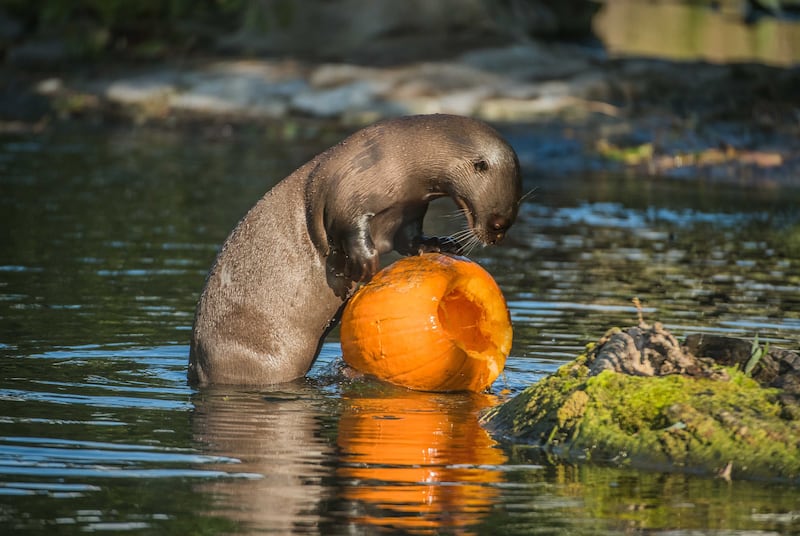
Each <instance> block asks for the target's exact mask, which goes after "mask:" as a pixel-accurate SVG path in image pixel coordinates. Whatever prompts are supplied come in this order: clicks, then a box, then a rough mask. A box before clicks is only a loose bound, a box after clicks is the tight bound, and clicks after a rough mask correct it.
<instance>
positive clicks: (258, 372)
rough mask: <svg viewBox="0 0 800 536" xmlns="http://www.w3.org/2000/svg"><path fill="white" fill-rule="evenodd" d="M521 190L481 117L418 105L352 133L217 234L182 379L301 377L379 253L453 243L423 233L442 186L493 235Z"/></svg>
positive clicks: (512, 158)
mask: <svg viewBox="0 0 800 536" xmlns="http://www.w3.org/2000/svg"><path fill="white" fill-rule="evenodd" d="M520 193H521V179H520V170H519V162H518V159H517V156H516V154H515V152H514V150H513V149H512V148H511V146H510V145H509V144H508V143H506V142H505V141H504V140H503V139H502V138H501V137H500V135H499V134H498V133H497V132H496V131H495V130H494V129H492V128H491V127H489V126H488V125H486V124H485V123H482V122H480V121H477V120H474V119H470V118H466V117H459V116H452V115H420V116H411V117H403V118H397V119H389V120H385V121H381V122H379V123H376V124H374V125H372V126H369V127H366V128H364V129H362V130H360V131H358V132H356V133H354V134H353V135H351V136H349V137H348V138H346V139H345V140H343V141H342V142H340V143H339V144H337V145H335V146H334V147H331V148H330V149H328V150H327V151H325V152H323V153H322V154H320V155H318V156H316V157H315V158H314V159H312V160H311V161H310V162H308V163H306V164H304V165H303V166H302V167H300V168H299V169H297V170H296V171H295V172H293V173H292V174H291V175H289V176H288V177H286V178H285V179H283V180H282V181H281V182H279V183H278V184H277V185H276V186H275V187H274V188H272V189H271V190H270V191H269V192H267V193H266V194H265V195H264V197H262V198H261V199H260V200H259V201H258V202H257V203H256V204H255V206H254V207H253V208H251V209H250V211H249V212H248V213H247V214H246V215H245V216H244V218H243V219H242V220H241V221H240V222H239V224H238V225H237V226H236V228H235V229H234V230H233V232H231V234H230V236H228V238H227V239H226V240H225V243H224V244H223V245H222V249H221V250H220V252H219V254H218V255H217V258H216V260H215V262H214V264H213V266H212V267H211V271H210V272H209V274H208V278H207V279H206V283H205V288H204V289H203V292H202V294H201V296H200V301H199V303H198V305H197V312H196V314H195V319H194V326H193V329H192V340H191V349H190V353H189V370H188V378H189V381H190V382H191V383H193V384H201V385H202V384H249V385H265V384H275V383H282V382H286V381H289V380H293V379H295V378H298V377H301V376H303V375H304V374H305V373H306V372H308V370H309V369H310V368H311V365H312V364H313V362H314V360H315V359H316V357H317V354H318V353H319V349H320V346H321V345H322V340H323V339H324V337H325V335H326V334H327V332H328V331H329V330H330V329H331V328H332V327H333V325H334V324H335V323H336V322H337V319H336V316H337V312H338V311H340V309H341V307H342V305H343V304H344V303H345V301H346V300H347V298H348V297H349V296H350V294H351V293H352V291H353V290H354V289H355V286H356V284H357V283H358V282H363V281H368V280H369V279H370V277H372V275H373V274H374V273H375V272H376V271H377V270H378V267H379V256H380V255H381V254H383V253H387V252H389V251H391V250H396V251H398V252H399V253H401V254H403V255H414V254H418V253H421V252H425V251H439V250H452V249H453V247H454V244H453V241H452V240H450V239H446V238H432V237H425V236H423V234H422V220H423V218H424V216H425V212H426V210H427V208H428V203H429V202H430V201H431V200H432V199H435V198H437V197H443V196H450V197H451V198H452V199H453V200H454V201H455V202H456V203H457V204H458V205H459V206H460V207H461V208H462V210H463V212H464V214H465V217H466V220H467V224H468V226H469V229H470V231H471V233H472V235H473V237H474V238H475V239H477V240H479V241H480V242H482V243H483V244H494V243H496V242H498V241H500V240H501V239H502V238H503V236H504V235H505V233H506V231H507V230H508V228H509V227H510V226H511V224H512V223H513V222H514V219H515V217H516V215H517V208H518V205H519V202H520Z"/></svg>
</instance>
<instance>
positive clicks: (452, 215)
mask: <svg viewBox="0 0 800 536" xmlns="http://www.w3.org/2000/svg"><path fill="white" fill-rule="evenodd" d="M466 216H467V209H465V208H457V209H456V210H454V211H452V212H449V213H447V214H444V215H442V217H443V218H445V219H447V220H458V219H461V218H465V217H466Z"/></svg>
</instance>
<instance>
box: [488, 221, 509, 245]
mask: <svg viewBox="0 0 800 536" xmlns="http://www.w3.org/2000/svg"><path fill="white" fill-rule="evenodd" d="M509 227H511V220H510V219H509V218H506V217H505V216H500V215H498V214H493V215H492V216H491V217H490V218H489V230H490V231H491V237H492V238H491V240H490V243H492V244H496V243H497V242H500V241H501V240H502V239H503V237H504V236H505V235H506V231H508V228H509Z"/></svg>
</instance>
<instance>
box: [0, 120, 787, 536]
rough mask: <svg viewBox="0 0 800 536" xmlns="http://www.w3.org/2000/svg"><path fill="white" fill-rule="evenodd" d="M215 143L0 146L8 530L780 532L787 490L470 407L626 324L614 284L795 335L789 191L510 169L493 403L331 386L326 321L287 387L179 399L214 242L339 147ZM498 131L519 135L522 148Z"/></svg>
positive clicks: (86, 132)
mask: <svg viewBox="0 0 800 536" xmlns="http://www.w3.org/2000/svg"><path fill="white" fill-rule="evenodd" d="M213 134H214V133H213V132H211V133H208V132H200V133H193V134H179V133H170V132H164V131H146V130H139V131H128V130H122V129H120V130H114V129H105V130H98V131H95V130H93V129H92V128H90V127H81V128H77V127H73V128H71V129H66V130H63V131H52V132H49V133H46V134H44V135H42V136H38V137H33V136H31V137H26V136H24V135H18V136H8V135H5V136H3V137H0V185H2V189H3V195H2V196H0V229H2V232H3V233H4V235H3V240H2V242H0V370H2V374H0V525H2V526H3V527H10V530H11V531H12V533H19V534H36V533H48V534H49V533H52V532H54V531H57V532H58V533H61V534H69V533H79V532H80V533H82V532H87V531H111V532H132V533H159V534H197V533H249V532H250V533H255V532H273V533H278V534H284V533H289V532H292V533H311V534H315V533H316V534H337V533H343V532H352V533H372V532H380V531H398V532H400V531H406V532H417V533H435V532H440V533H442V532H444V533H460V534H470V533H474V534H491V533H506V534H529V533H531V532H537V531H538V532H541V533H547V534H559V533H561V534H567V533H568V534H611V533H619V532H621V531H627V532H651V533H654V534H658V533H661V534H690V533H693V531H695V532H703V533H708V531H712V532H714V533H719V534H731V533H737V532H735V531H742V530H750V531H762V532H771V533H780V534H790V533H793V532H794V533H796V532H797V531H798V530H800V510H799V509H798V507H797V505H798V504H800V490H798V489H796V488H791V487H786V486H777V485H773V484H765V483H759V482H741V481H736V480H735V475H734V481H733V482H731V483H727V482H724V481H721V480H717V479H710V478H705V477H700V476H696V475H680V474H666V473H661V472H647V471H633V470H629V469H625V468H611V467H597V466H590V465H582V466H571V465H565V464H563V463H560V462H558V461H555V460H550V459H541V458H540V457H539V456H538V455H537V452H536V451H534V450H531V449H528V448H525V447H523V446H511V445H505V444H501V445H498V444H497V443H495V439H493V438H491V437H489V436H488V435H487V434H486V433H485V431H483V430H482V429H481V428H480V427H479V426H478V425H477V420H476V415H477V413H478V412H479V411H480V410H481V409H482V408H484V407H486V406H487V405H490V404H494V403H495V402H496V400H498V399H502V398H503V397H505V396H508V393H511V394H513V393H515V392H518V391H519V390H521V389H522V388H524V387H525V386H526V385H528V384H530V383H531V382H534V381H536V380H538V379H540V378H542V377H543V376H544V375H546V374H548V373H550V372H552V371H554V370H555V369H556V368H557V367H558V366H560V365H561V364H563V363H564V362H565V360H568V359H570V358H571V357H574V356H575V355H576V353H577V352H579V351H580V350H581V349H582V348H583V346H584V344H585V343H587V342H589V341H591V340H593V339H595V338H597V337H598V336H600V335H602V333H603V332H605V330H606V329H607V328H609V327H611V326H614V325H627V324H630V323H631V322H633V321H634V320H635V309H634V307H633V306H632V304H631V303H630V300H631V298H632V297H634V296H638V297H639V298H640V299H642V301H643V303H644V305H645V315H646V317H647V318H648V319H649V320H661V321H662V322H664V323H665V324H666V325H667V326H668V327H669V328H670V329H672V330H673V331H675V332H677V333H678V334H683V333H686V332H689V331H705V332H718V333H729V334H733V335H736V336H742V337H754V336H755V335H756V334H758V336H759V340H761V341H767V340H768V341H770V342H771V344H776V345H784V346H793V347H797V341H798V339H800V213H798V211H797V206H800V192H797V191H793V190H750V189H742V188H739V187H736V186H724V185H720V184H714V185H711V184H707V183H703V182H695V181H686V182H681V181H660V180H658V179H652V178H642V177H629V178H626V177H603V176H590V177H589V176H587V177H558V178H553V177H549V176H533V175H532V174H530V175H529V176H527V177H526V182H527V186H528V187H535V188H536V191H535V195H534V196H533V197H532V198H531V199H530V200H528V201H527V202H526V203H525V205H524V206H523V208H522V211H521V214H520V218H519V221H518V222H517V223H516V224H515V227H514V229H513V230H512V232H511V234H510V236H509V240H508V242H507V243H506V244H504V245H503V246H501V247H498V248H486V249H480V250H476V251H475V252H474V258H475V259H476V260H478V261H479V262H480V263H481V264H482V265H484V266H485V267H486V268H487V269H488V270H489V271H490V272H491V273H492V274H493V275H494V276H495V277H496V279H497V280H498V282H499V283H500V285H501V287H502V288H503V290H504V293H505V294H506V297H507V299H508V303H509V307H510V310H511V315H512V319H513V322H514V328H515V340H514V347H513V349H512V355H511V357H510V358H509V361H508V364H507V368H506V372H505V374H504V376H503V377H502V378H501V379H500V380H498V382H496V384H495V385H494V386H493V388H492V391H491V392H490V393H489V394H486V395H481V396H468V395H460V394H454V395H441V394H429V393H411V392H407V391H403V390H398V389H394V388H391V387H387V386H380V385H377V384H374V383H371V382H364V381H350V380H344V379H343V378H342V377H341V376H339V375H338V374H337V372H336V367H337V362H338V356H339V345H338V342H337V340H336V334H335V333H334V334H333V335H332V336H331V338H330V339H329V340H328V341H327V342H326V344H325V345H324V346H323V354H322V357H321V359H320V360H319V362H318V363H317V364H316V365H315V367H314V369H312V373H311V374H310V377H309V378H308V379H307V380H304V381H302V382H297V383H295V384H292V385H288V386H281V387H279V388H277V389H274V390H269V389H267V390H258V391H247V390H202V391H197V390H193V389H191V388H189V387H188V386H187V385H186V382H185V373H186V360H187V354H188V345H187V340H188V334H189V329H190V326H191V321H192V313H193V309H194V304H195V301H196V298H197V295H198V292H199V290H200V288H201V286H202V283H203V278H204V277H205V274H206V272H207V270H208V267H209V265H210V263H211V261H212V259H213V256H214V254H215V251H216V248H217V247H219V244H220V243H221V242H222V240H223V239H224V237H225V235H226V234H227V233H228V231H229V230H230V229H231V228H232V227H233V225H234V224H235V222H236V221H237V219H238V218H239V217H241V215H242V214H243V213H244V211H245V210H247V208H248V207H249V206H251V205H252V204H253V202H254V201H255V199H257V198H258V197H259V196H260V195H262V194H263V192H264V191H266V189H267V188H268V187H269V186H270V184H271V183H272V182H274V180H276V179H277V178H279V177H282V176H283V175H285V174H286V173H287V172H289V171H291V170H292V169H294V167H295V166H297V165H298V164H300V163H302V162H303V161H305V160H306V159H307V158H308V157H309V156H311V155H313V154H315V153H316V152H317V151H319V150H321V149H323V148H324V147H327V146H328V145H330V144H331V143H332V141H333V140H335V139H337V136H338V134H336V133H326V132H324V131H321V130H314V129H310V130H302V129H301V130H298V131H295V132H294V133H293V134H292V135H291V136H288V137H287V136H286V133H285V132H284V133H281V134H280V135H274V134H272V133H270V132H264V131H259V132H253V133H250V134H249V135H247V136H233V137H232V138H230V139H228V138H219V137H215V135H213ZM286 140H289V141H286ZM515 145H516V146H517V148H518V150H519V151H520V152H524V151H527V150H529V149H530V148H529V147H527V146H526V142H525V139H524V138H518V139H516V140H515ZM264 147H269V150H264ZM452 210H453V208H452V206H449V205H447V204H437V205H436V206H435V207H434V208H433V210H432V211H431V212H432V214H431V222H430V223H431V227H432V228H433V229H434V230H435V231H437V232H447V230H446V226H448V225H453V226H455V227H456V228H458V226H459V225H460V224H459V223H458V222H455V223H454V222H452V221H451V220H449V219H447V218H441V217H440V216H442V215H446V214H447V213H449V212H450V211H452ZM442 226H445V227H442ZM504 390H505V391H504Z"/></svg>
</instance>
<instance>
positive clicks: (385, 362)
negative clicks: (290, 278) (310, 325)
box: [340, 253, 512, 391]
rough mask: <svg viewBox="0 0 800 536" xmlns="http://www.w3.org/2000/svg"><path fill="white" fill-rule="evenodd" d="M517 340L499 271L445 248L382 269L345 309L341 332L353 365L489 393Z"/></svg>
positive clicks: (387, 376) (428, 387)
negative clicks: (444, 251)
mask: <svg viewBox="0 0 800 536" xmlns="http://www.w3.org/2000/svg"><path fill="white" fill-rule="evenodd" d="M511 337H512V330H511V319H510V317H509V314H508V308H507V307H506V302H505V299H504V298H503V294H502V292H501V291H500V288H499V287H498V286H497V283H495V281H494V279H492V276H491V275H489V273H488V272H486V270H484V269H483V268H481V267H480V266H479V265H478V264H476V263H474V262H472V261H470V260H468V259H466V258H463V257H452V256H449V255H443V254H440V253H426V254H424V255H419V256H414V257H404V258H402V259H400V260H398V261H397V262H395V263H394V264H392V265H391V266H388V267H387V268H385V269H383V270H382V271H380V272H378V274H376V275H375V277H373V278H372V280H371V281H370V282H369V283H368V284H366V285H364V286H363V287H362V288H360V289H359V290H358V291H357V292H356V294H355V295H354V296H353V297H352V299H351V300H350V302H349V303H348V304H347V306H346V307H345V310H344V313H343V315H342V327H341V336H340V338H341V343H342V353H343V357H344V360H345V362H347V364H348V365H350V366H351V367H353V368H354V369H356V370H359V371H361V372H363V373H366V374H370V375H372V376H376V377H377V378H380V379H382V380H385V381H388V382H391V383H394V384H396V385H401V386H404V387H408V388H410V389H418V390H422V391H464V390H468V391H483V390H484V389H486V388H487V387H489V386H490V385H491V384H492V382H494V380H495V379H497V377H498V376H499V375H500V372H502V370H503V366H504V365H505V361H506V357H508V353H509V351H510V350H511Z"/></svg>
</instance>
